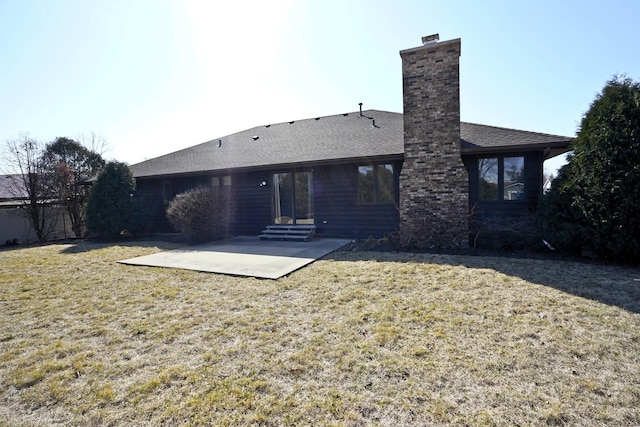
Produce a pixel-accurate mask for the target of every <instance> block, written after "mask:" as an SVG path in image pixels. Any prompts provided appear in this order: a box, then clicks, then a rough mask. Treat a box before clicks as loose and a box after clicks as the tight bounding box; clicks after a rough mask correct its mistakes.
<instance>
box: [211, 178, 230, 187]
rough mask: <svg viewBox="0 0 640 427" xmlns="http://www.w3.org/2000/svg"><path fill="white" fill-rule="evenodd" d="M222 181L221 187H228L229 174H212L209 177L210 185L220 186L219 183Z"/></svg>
mask: <svg viewBox="0 0 640 427" xmlns="http://www.w3.org/2000/svg"><path fill="white" fill-rule="evenodd" d="M221 183H222V186H223V187H230V186H231V176H230V175H225V176H222V177H220V176H212V177H211V186H212V187H220V184H221Z"/></svg>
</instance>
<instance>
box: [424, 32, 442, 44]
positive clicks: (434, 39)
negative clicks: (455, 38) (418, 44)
mask: <svg viewBox="0 0 640 427" xmlns="http://www.w3.org/2000/svg"><path fill="white" fill-rule="evenodd" d="M439 40H440V34H438V33H436V34H431V35H430V36H424V37H422V44H431V43H437V42H438V41H439Z"/></svg>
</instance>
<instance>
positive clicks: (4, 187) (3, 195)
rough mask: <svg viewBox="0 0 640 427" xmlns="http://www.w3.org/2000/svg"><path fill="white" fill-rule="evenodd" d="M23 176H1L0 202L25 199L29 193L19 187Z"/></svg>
mask: <svg viewBox="0 0 640 427" xmlns="http://www.w3.org/2000/svg"><path fill="white" fill-rule="evenodd" d="M20 176H21V175H0V201H2V200H15V199H25V198H27V197H28V195H27V192H26V191H25V190H24V188H22V186H21V185H18V184H19V182H20Z"/></svg>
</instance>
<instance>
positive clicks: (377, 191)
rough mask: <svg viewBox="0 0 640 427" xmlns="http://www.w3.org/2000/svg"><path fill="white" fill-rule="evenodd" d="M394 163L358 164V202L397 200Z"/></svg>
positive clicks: (370, 202) (374, 202)
mask: <svg viewBox="0 0 640 427" xmlns="http://www.w3.org/2000/svg"><path fill="white" fill-rule="evenodd" d="M394 182H395V180H394V173H393V165H391V164H379V165H364V166H358V203H362V204H376V203H378V204H381V203H394V202H395V184H394Z"/></svg>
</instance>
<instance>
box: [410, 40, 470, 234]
mask: <svg viewBox="0 0 640 427" xmlns="http://www.w3.org/2000/svg"><path fill="white" fill-rule="evenodd" d="M430 37H432V38H434V39H435V41H432V40H428V39H429V38H424V39H423V42H424V41H425V39H427V40H426V43H425V44H424V46H421V47H418V48H414V49H408V50H404V51H401V52H400V55H401V57H402V76H403V78H402V81H403V105H404V148H405V160H404V165H403V168H402V172H401V174H400V222H401V227H408V228H409V229H415V227H428V228H429V229H436V230H439V233H440V236H439V240H440V242H442V243H441V244H442V246H451V247H453V246H462V247H465V246H467V245H468V205H469V201H468V200H469V199H468V197H469V196H468V177H467V171H466V169H465V167H464V164H463V162H462V159H461V154H460V77H459V57H460V39H456V40H450V41H445V42H438V41H437V36H435V37H434V36H430Z"/></svg>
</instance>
